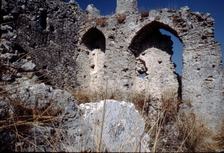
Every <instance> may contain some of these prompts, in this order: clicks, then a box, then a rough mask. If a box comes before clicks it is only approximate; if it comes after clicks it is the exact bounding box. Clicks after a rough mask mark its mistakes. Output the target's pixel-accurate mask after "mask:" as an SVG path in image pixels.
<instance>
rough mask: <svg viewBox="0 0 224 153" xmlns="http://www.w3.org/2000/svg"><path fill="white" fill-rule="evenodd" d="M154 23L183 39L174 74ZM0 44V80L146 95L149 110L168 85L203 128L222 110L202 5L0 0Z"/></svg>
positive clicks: (217, 56) (217, 54)
mask: <svg viewBox="0 0 224 153" xmlns="http://www.w3.org/2000/svg"><path fill="white" fill-rule="evenodd" d="M129 5H130V7H129ZM127 6H128V7H127ZM159 29H165V30H167V31H169V32H171V33H172V34H173V35H175V36H176V37H177V38H178V39H179V40H180V41H181V42H182V43H183V46H184V48H183V55H182V57H183V69H182V76H181V79H180V77H179V76H178V74H176V72H175V70H174V65H175V64H174V63H172V61H171V57H172V54H173V51H172V43H173V42H172V41H171V39H170V37H169V36H166V35H163V34H161V33H160V31H159ZM0 49H1V50H0V52H1V54H0V70H1V71H0V77H1V82H3V83H6V82H12V81H14V80H15V79H16V78H19V77H21V76H23V75H25V76H26V75H27V76H29V77H32V75H37V76H39V78H40V81H41V82H46V83H48V84H51V85H53V86H55V87H58V88H70V89H74V88H79V89H81V90H83V91H85V92H89V93H92V94H93V95H95V96H99V97H100V98H101V99H103V98H105V94H106V98H110V99H119V100H124V101H131V102H132V101H133V99H134V98H136V96H137V97H141V98H142V97H143V99H144V98H146V99H147V101H148V102H149V103H150V105H152V107H150V110H149V112H150V113H152V112H155V111H156V110H158V109H159V108H161V106H162V105H163V104H162V99H163V98H164V93H171V95H172V96H173V97H176V98H181V102H182V103H181V104H178V103H176V104H174V105H175V106H176V107H177V108H179V107H180V110H178V111H180V112H193V113H194V114H195V116H196V117H198V118H200V117H203V118H205V119H206V120H207V121H208V124H207V125H208V127H209V128H211V129H218V128H219V126H218V125H219V122H220V120H222V119H223V117H224V104H223V100H224V94H223V91H224V90H223V89H224V86H223V84H224V82H223V80H224V79H223V69H222V58H221V56H222V55H221V45H220V43H219V42H216V41H215V40H214V19H213V18H212V17H211V15H210V14H209V13H206V14H204V13H199V12H191V11H190V9H189V8H188V7H182V8H180V10H169V9H166V8H164V9H160V10H150V11H148V12H142V13H138V8H137V0H131V1H127V0H117V8H116V14H114V15H111V16H100V14H99V10H97V9H96V8H95V7H94V6H93V5H90V6H88V7H87V10H86V11H85V12H84V11H82V10H81V9H80V7H79V6H78V4H77V3H76V2H71V3H65V2H63V1H60V0H57V1H52V0H48V1H42V0H35V1H23V0H18V1H14V0H11V1H4V0H3V1H2V4H1V48H0ZM24 64H25V65H24ZM31 73H32V75H30V74H31ZM29 77H28V78H29ZM101 95H102V96H101Z"/></svg>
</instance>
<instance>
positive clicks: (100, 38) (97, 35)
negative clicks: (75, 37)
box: [82, 28, 106, 52]
mask: <svg viewBox="0 0 224 153" xmlns="http://www.w3.org/2000/svg"><path fill="white" fill-rule="evenodd" d="M82 43H83V44H84V45H85V46H86V47H87V48H88V49H89V50H94V49H100V50H101V51H103V52H105V49H106V39H105V36H104V34H103V33H102V32H101V31H100V30H98V29H97V28H91V29H89V30H88V31H87V32H86V33H85V34H84V35H83V37H82Z"/></svg>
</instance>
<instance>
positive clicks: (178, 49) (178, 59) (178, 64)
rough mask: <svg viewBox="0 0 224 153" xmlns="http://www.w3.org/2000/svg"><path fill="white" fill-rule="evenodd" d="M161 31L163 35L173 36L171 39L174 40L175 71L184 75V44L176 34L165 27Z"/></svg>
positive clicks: (173, 58)
mask: <svg viewBox="0 0 224 153" xmlns="http://www.w3.org/2000/svg"><path fill="white" fill-rule="evenodd" d="M160 32H161V33H162V34H163V35H168V36H171V40H172V41H173V49H172V50H173V55H172V62H173V63H174V64H175V71H176V73H178V74H179V75H180V76H181V75H182V67H183V65H182V63H183V62H182V50H183V44H182V43H181V42H180V40H179V39H178V38H177V37H176V36H174V35H173V34H172V33H170V32H169V31H167V30H165V29H160Z"/></svg>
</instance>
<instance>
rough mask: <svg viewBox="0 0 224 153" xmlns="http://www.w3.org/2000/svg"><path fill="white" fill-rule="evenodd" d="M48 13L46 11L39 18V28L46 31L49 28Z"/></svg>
mask: <svg viewBox="0 0 224 153" xmlns="http://www.w3.org/2000/svg"><path fill="white" fill-rule="evenodd" d="M46 19H47V12H46V11H43V12H42V13H41V14H40V18H39V27H41V28H43V29H46V27H47V20H46Z"/></svg>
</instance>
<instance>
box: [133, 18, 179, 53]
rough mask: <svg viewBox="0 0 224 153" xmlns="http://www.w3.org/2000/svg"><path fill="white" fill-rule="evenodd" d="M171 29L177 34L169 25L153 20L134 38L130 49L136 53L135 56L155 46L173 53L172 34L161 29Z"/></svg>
mask: <svg viewBox="0 0 224 153" xmlns="http://www.w3.org/2000/svg"><path fill="white" fill-rule="evenodd" d="M161 28H162V29H165V30H167V31H170V32H171V33H172V34H173V35H175V36H177V33H176V32H175V31H174V30H172V29H171V28H170V27H169V26H167V25H164V24H162V23H159V22H156V21H155V22H152V23H150V24H148V25H146V26H144V27H143V28H142V29H141V30H140V31H138V32H137V35H136V36H135V37H134V38H133V40H132V42H131V45H130V46H129V49H130V50H131V51H132V52H133V53H134V55H135V57H138V56H139V55H140V54H141V53H142V52H144V51H145V50H146V49H148V48H151V47H155V48H158V49H160V50H163V51H165V52H167V53H168V54H170V55H172V54H173V51H172V45H173V42H172V40H171V37H170V36H167V35H163V34H162V33H161V32H160V29H161Z"/></svg>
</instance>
